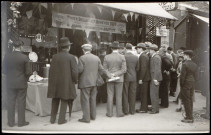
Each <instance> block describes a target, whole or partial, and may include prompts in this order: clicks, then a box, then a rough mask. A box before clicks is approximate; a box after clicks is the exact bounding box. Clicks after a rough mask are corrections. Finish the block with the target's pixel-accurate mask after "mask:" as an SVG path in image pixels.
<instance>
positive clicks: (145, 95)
mask: <svg viewBox="0 0 211 135" xmlns="http://www.w3.org/2000/svg"><path fill="white" fill-rule="evenodd" d="M71 44H72V43H70V41H69V39H68V38H67V37H63V38H61V39H60V47H61V51H60V52H59V53H57V54H55V55H54V56H53V58H52V61H51V66H50V70H49V79H48V93H47V98H52V107H51V117H50V123H52V124H53V123H55V121H56V116H57V112H58V109H59V104H60V103H61V104H60V112H59V118H58V124H64V123H66V122H67V121H66V118H65V117H66V111H67V107H69V110H70V111H69V112H70V114H69V117H71V111H72V104H73V101H74V99H75V98H76V96H77V95H76V88H75V84H78V88H79V89H80V102H81V108H82V112H83V116H82V118H81V119H79V122H85V123H90V121H91V120H95V119H96V115H97V114H96V109H97V108H96V101H97V100H101V99H102V101H103V102H107V109H106V110H107V112H106V113H105V115H106V116H107V117H113V106H114V103H115V105H116V116H117V117H124V116H126V115H129V114H130V115H134V114H135V113H149V114H157V113H159V109H160V108H161V107H163V108H168V107H169V96H174V98H175V102H178V108H177V109H176V111H177V112H180V111H181V110H182V106H184V109H185V114H186V116H185V117H184V119H183V120H181V121H182V122H186V123H193V122H194V119H193V112H192V111H193V97H194V96H193V95H194V83H195V82H196V81H197V78H198V77H197V76H198V75H197V65H196V64H195V63H194V62H193V61H192V60H191V58H192V56H193V51H192V50H185V49H184V48H180V49H179V50H177V53H174V52H173V49H172V48H171V47H168V46H167V45H165V44H162V45H161V46H160V48H158V46H157V45H156V44H152V43H150V42H145V43H138V44H137V45H136V46H133V45H132V44H130V43H127V44H126V45H123V46H122V45H121V44H120V43H119V42H118V41H114V42H113V44H112V45H111V46H110V48H111V50H112V52H111V53H110V54H106V51H105V50H101V54H100V55H99V56H96V55H94V54H93V53H92V45H91V44H84V45H82V46H81V48H82V50H83V53H84V55H82V56H81V57H79V59H76V57H75V56H74V55H72V54H70V53H69V51H70V48H71ZM14 47H15V51H14V52H13V53H12V54H10V55H8V56H5V59H4V63H5V66H6V67H5V68H4V71H3V72H4V73H5V74H6V75H7V76H8V77H7V79H8V80H7V82H8V86H10V87H9V88H8V92H9V94H10V95H12V96H9V97H10V99H9V101H10V102H8V106H10V107H9V108H8V125H9V126H10V127H13V126H14V125H15V124H14V122H15V117H14V116H15V113H14V112H15V100H16V98H17V99H18V100H17V101H18V104H19V105H20V106H18V126H25V125H28V124H29V122H26V121H25V108H24V106H25V102H26V89H27V77H28V76H29V75H30V72H29V70H28V69H29V67H28V66H29V64H27V63H28V62H27V56H25V55H24V54H21V53H20V50H21V49H20V48H21V44H20V43H16V44H14ZM134 47H135V50H136V52H134V50H133V48H134ZM14 75H15V76H16V77H14ZM11 83H12V84H11ZM137 91H139V93H138V95H136V94H137ZM97 95H98V96H97ZM136 97H139V98H140V101H141V105H140V107H139V108H135V103H136V101H137V100H136Z"/></svg>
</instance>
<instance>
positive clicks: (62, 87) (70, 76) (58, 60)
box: [47, 37, 78, 124]
mask: <svg viewBox="0 0 211 135" xmlns="http://www.w3.org/2000/svg"><path fill="white" fill-rule="evenodd" d="M71 44H72V43H70V41H69V39H68V38H67V37H62V38H61V39H60V44H59V45H60V47H61V52H59V53H58V54H55V55H53V58H52V62H51V66H50V69H49V80H48V93H47V97H48V98H52V107H51V118H50V122H51V124H53V123H55V120H56V115H57V112H58V107H59V103H60V102H61V106H60V113H59V120H58V124H64V123H66V122H67V121H66V120H65V114H66V110H67V105H69V108H70V114H71V111H72V110H71V108H72V102H73V100H74V99H75V98H76V88H75V84H76V83H77V80H78V69H77V62H76V59H75V57H74V56H73V55H72V54H69V51H70V46H71Z"/></svg>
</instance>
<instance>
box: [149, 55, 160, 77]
mask: <svg viewBox="0 0 211 135" xmlns="http://www.w3.org/2000/svg"><path fill="white" fill-rule="evenodd" d="M161 62H162V61H161V58H160V56H159V55H158V54H155V55H154V56H152V57H151V59H150V75H151V80H157V81H162V79H163V77H162V73H161Z"/></svg>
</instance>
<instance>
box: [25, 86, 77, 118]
mask: <svg viewBox="0 0 211 135" xmlns="http://www.w3.org/2000/svg"><path fill="white" fill-rule="evenodd" d="M77 88H78V87H77V85H76V94H77V97H76V99H75V100H74V101H73V107H72V111H73V112H75V111H80V110H81V104H80V90H79V89H77ZM47 91H48V83H39V82H36V83H30V82H28V88H27V96H26V109H27V110H30V111H32V112H34V113H35V115H39V116H48V115H50V114H51V101H52V98H47ZM58 112H59V111H58ZM67 112H69V107H67Z"/></svg>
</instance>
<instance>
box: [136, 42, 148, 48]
mask: <svg viewBox="0 0 211 135" xmlns="http://www.w3.org/2000/svg"><path fill="white" fill-rule="evenodd" d="M135 48H136V49H137V48H146V45H145V44H144V43H138V44H137V46H136V47H135Z"/></svg>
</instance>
